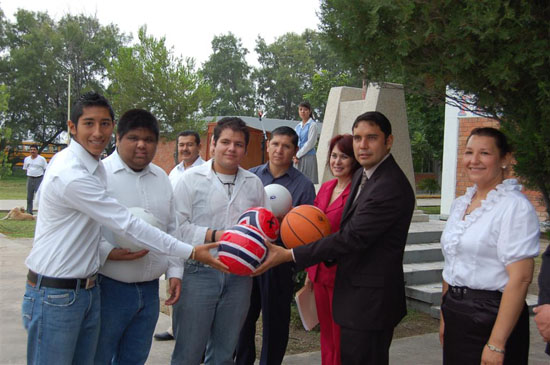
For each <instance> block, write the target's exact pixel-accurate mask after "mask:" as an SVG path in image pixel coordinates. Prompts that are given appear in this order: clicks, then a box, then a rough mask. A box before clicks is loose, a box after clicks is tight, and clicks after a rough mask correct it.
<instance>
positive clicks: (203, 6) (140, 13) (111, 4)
mask: <svg viewBox="0 0 550 365" xmlns="http://www.w3.org/2000/svg"><path fill="white" fill-rule="evenodd" d="M0 8H1V9H2V10H3V11H4V13H5V15H6V16H7V17H8V18H9V19H10V20H11V21H13V19H14V18H13V14H14V13H15V11H16V10H17V9H18V8H23V9H27V10H32V11H45V12H48V14H49V15H50V16H51V17H52V18H54V19H56V20H58V19H59V18H61V17H62V16H63V15H64V14H67V13H70V14H82V13H84V14H86V15H96V16H97V18H98V19H99V21H100V23H101V24H103V25H106V24H109V23H114V24H116V25H118V27H119V28H120V30H121V31H123V32H124V33H127V34H129V33H132V34H133V36H134V38H135V37H136V34H137V30H138V29H139V27H140V26H141V25H143V24H147V31H148V34H150V35H153V36H155V37H156V38H160V37H162V36H165V37H166V44H167V45H168V46H173V47H174V52H175V54H176V55H178V56H184V57H193V58H195V60H196V61H197V66H200V65H201V64H202V63H203V62H204V61H206V59H207V58H208V56H209V55H210V53H211V52H212V48H211V41H212V38H213V37H214V36H215V35H220V34H225V33H227V32H229V31H231V32H233V34H235V35H236V36H237V37H239V38H241V40H242V42H243V45H244V47H245V48H247V49H248V51H249V52H250V53H252V54H251V55H249V56H248V57H247V60H248V62H249V63H251V64H255V65H257V62H256V55H255V54H253V52H254V47H255V44H256V42H255V41H256V38H257V37H258V35H261V36H262V37H263V38H264V39H265V40H266V41H267V42H268V43H271V42H273V41H274V40H275V38H277V37H278V36H281V35H283V34H284V33H287V32H295V33H302V32H303V31H304V30H305V29H317V28H318V24H319V20H318V18H317V15H316V12H318V10H319V0H225V1H224V0H191V1H190V0H180V1H176V0H173V1H169V0H153V1H144V0H132V1H129V0H0Z"/></svg>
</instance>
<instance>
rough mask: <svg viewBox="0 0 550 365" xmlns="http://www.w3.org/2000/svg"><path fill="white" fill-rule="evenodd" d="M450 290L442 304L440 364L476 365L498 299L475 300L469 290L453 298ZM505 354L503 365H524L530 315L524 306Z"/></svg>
mask: <svg viewBox="0 0 550 365" xmlns="http://www.w3.org/2000/svg"><path fill="white" fill-rule="evenodd" d="M450 290H451V289H449V291H448V292H447V293H446V294H445V296H444V297H443V301H442V303H441V310H442V312H443V318H444V320H445V332H444V341H443V364H446V365H453V364H457V365H459V364H460V365H467V364H476V365H479V363H480V361H481V354H482V352H483V348H484V347H485V344H487V341H488V340H489V337H490V336H491V331H492V330H493V326H494V324H495V321H496V318H497V314H498V308H499V305H500V298H496V297H495V298H481V297H475V298H474V297H471V296H469V292H470V290H469V289H467V290H468V291H467V292H466V294H465V295H462V294H460V293H459V294H453V293H452V292H450ZM473 292H477V291H473ZM473 296H475V295H473ZM504 350H505V356H504V364H513V365H521V364H527V362H528V358H529V313H528V310H527V305H526V304H525V305H524V307H523V310H522V312H521V314H520V317H519V319H518V322H517V323H516V326H515V327H514V329H513V331H512V333H511V334H510V337H508V341H507V342H506V347H505V349H504Z"/></svg>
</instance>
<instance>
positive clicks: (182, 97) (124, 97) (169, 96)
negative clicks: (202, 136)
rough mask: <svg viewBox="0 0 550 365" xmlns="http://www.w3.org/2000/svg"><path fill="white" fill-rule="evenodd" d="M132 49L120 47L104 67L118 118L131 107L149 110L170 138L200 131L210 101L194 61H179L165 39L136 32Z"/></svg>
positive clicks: (110, 95)
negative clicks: (167, 46) (185, 130)
mask: <svg viewBox="0 0 550 365" xmlns="http://www.w3.org/2000/svg"><path fill="white" fill-rule="evenodd" d="M138 40H139V43H137V44H136V45H134V46H131V47H122V48H121V49H120V50H119V52H118V57H117V58H114V59H113V60H112V61H111V63H110V65H109V66H108V68H107V71H108V78H109V80H110V82H111V83H110V85H109V88H108V95H109V97H110V99H111V102H112V104H113V107H114V108H115V112H116V114H117V115H119V116H120V115H121V114H122V113H123V112H124V111H126V110H128V109H131V108H144V109H147V110H149V111H151V112H152V113H153V114H154V115H155V116H156V117H157V119H158V120H159V124H160V127H161V132H162V133H163V134H165V135H167V136H169V137H170V138H172V137H174V136H175V134H177V133H178V132H180V131H181V130H183V129H193V130H199V131H200V130H202V129H203V128H204V122H203V121H202V120H201V119H200V118H199V117H200V114H201V111H203V110H204V109H205V108H206V107H207V106H208V105H209V104H210V101H211V100H212V93H211V91H210V88H209V86H208V85H207V84H206V83H205V81H204V80H203V79H202V78H201V77H200V75H199V74H198V73H197V72H195V71H194V62H193V60H192V59H190V58H187V59H185V60H182V59H180V58H178V57H176V56H174V54H173V51H172V50H171V49H168V48H166V44H165V38H164V37H163V38H161V39H155V38H154V37H152V36H149V35H147V27H146V26H142V27H141V28H140V29H139V31H138Z"/></svg>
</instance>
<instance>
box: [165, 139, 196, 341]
mask: <svg viewBox="0 0 550 365" xmlns="http://www.w3.org/2000/svg"><path fill="white" fill-rule="evenodd" d="M177 142H178V145H177V151H178V158H181V162H180V163H178V164H177V165H176V166H175V167H174V168H173V169H172V171H170V175H168V177H169V178H170V183H171V184H172V188H175V187H176V183H177V182H178V180H179V178H180V177H181V175H182V174H183V173H184V172H185V171H187V170H188V169H190V168H191V167H195V166H200V165H202V164H203V163H204V160H203V159H202V158H201V156H200V155H199V153H200V151H201V137H200V136H199V134H198V133H197V132H195V131H191V130H187V131H183V132H180V133H179V134H178V138H177ZM167 289H168V287H167ZM170 317H172V310H171V309H170ZM154 337H155V339H156V340H158V341H171V340H173V339H174V333H173V331H172V326H170V327H168V329H167V330H166V331H164V332H160V333H155V336H154Z"/></svg>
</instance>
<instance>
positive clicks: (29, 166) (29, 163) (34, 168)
mask: <svg viewBox="0 0 550 365" xmlns="http://www.w3.org/2000/svg"><path fill="white" fill-rule="evenodd" d="M47 167H48V162H47V161H46V159H45V158H44V157H42V156H40V155H38V156H36V158H32V157H31V156H27V157H25V159H24V160H23V170H27V176H31V177H39V176H42V175H44V172H46V168H47Z"/></svg>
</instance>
